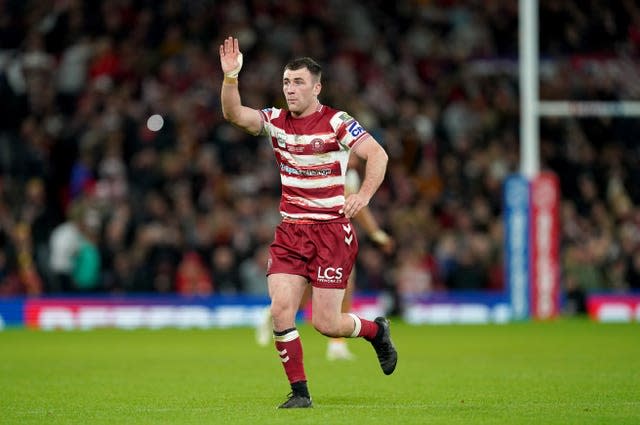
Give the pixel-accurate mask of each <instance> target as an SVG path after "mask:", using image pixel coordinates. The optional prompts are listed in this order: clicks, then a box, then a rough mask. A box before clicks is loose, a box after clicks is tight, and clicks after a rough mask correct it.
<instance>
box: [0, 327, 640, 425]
mask: <svg viewBox="0 0 640 425" xmlns="http://www.w3.org/2000/svg"><path fill="white" fill-rule="evenodd" d="M300 331H301V335H302V338H303V343H304V348H305V364H306V369H307V377H308V379H309V387H310V390H311V393H312V396H313V399H314V408H313V409H299V410H290V411H282V410H277V409H275V406H277V405H278V404H279V403H280V402H282V401H283V400H284V399H285V397H286V395H287V393H288V391H289V387H288V384H287V382H286V378H285V376H284V372H283V369H282V366H281V364H280V362H279V358H278V356H277V354H276V352H275V350H274V349H273V347H271V346H269V347H258V346H257V345H256V344H255V342H254V335H253V330H252V329H249V328H235V329H223V330H219V329H216V330H182V331H181V330H173V329H171V330H157V331H153V330H135V331H124V330H98V331H86V332H82V331H74V332H67V331H55V332H42V331H30V330H24V329H8V330H5V331H3V332H0V424H21V425H23V424H48V425H54V424H65V425H67V424H93V425H95V424H110V425H112V424H155V425H157V424H174V425H181V424H252V425H264V424H322V425H325V424H348V425H357V424H366V425H374V424H385V425H393V424H547V423H548V424H638V423H640V325H638V324H625V325H623V324H615V325H613V324H597V323H593V322H590V321H587V320H571V321H565V320H561V321H558V322H554V323H516V324H509V325H486V326H484V325H483V326H480V325H478V326H461V325H458V326H421V327H413V326H408V325H406V324H404V323H402V322H400V321H398V320H396V321H394V322H393V323H392V335H393V338H394V340H395V343H396V345H397V348H398V351H399V362H398V368H397V369H396V371H395V373H394V374H393V375H391V376H385V375H383V374H382V372H381V371H380V369H379V366H378V364H377V361H376V359H375V354H374V352H373V349H372V348H371V347H370V345H369V344H368V343H366V342H364V341H362V340H351V341H349V344H350V348H351V349H352V351H354V352H355V354H356V355H357V360H356V361H354V362H329V361H327V360H326V359H325V356H324V355H325V348H326V340H325V338H324V337H322V336H320V335H319V334H317V333H316V332H315V331H313V329H311V328H310V327H309V326H307V325H301V326H300Z"/></svg>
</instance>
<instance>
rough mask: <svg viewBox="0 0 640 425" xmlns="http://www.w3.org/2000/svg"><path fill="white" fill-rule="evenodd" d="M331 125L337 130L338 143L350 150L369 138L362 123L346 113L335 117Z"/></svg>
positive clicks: (339, 113) (340, 113)
mask: <svg viewBox="0 0 640 425" xmlns="http://www.w3.org/2000/svg"><path fill="white" fill-rule="evenodd" d="M331 125H332V127H333V128H334V130H335V133H336V139H337V141H338V143H340V144H341V145H342V146H344V147H345V148H347V149H349V150H351V149H353V148H355V147H356V145H357V144H358V143H360V142H361V141H363V140H364V139H366V138H367V137H368V136H369V133H368V132H367V131H366V130H365V129H364V128H363V127H362V126H361V125H360V123H359V122H358V121H357V120H356V119H355V118H353V117H352V116H351V115H349V114H347V113H346V112H342V111H340V112H338V113H337V114H336V115H334V117H333V118H331Z"/></svg>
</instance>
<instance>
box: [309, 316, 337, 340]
mask: <svg viewBox="0 0 640 425" xmlns="http://www.w3.org/2000/svg"><path fill="white" fill-rule="evenodd" d="M312 324H313V327H314V328H315V329H316V330H317V331H318V332H320V333H321V334H322V335H324V336H328V337H338V336H341V335H340V327H339V323H338V322H335V321H332V320H322V319H316V318H313V319H312Z"/></svg>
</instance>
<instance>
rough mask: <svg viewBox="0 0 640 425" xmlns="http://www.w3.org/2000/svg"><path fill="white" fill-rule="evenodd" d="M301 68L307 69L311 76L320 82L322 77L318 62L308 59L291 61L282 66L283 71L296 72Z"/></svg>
mask: <svg viewBox="0 0 640 425" xmlns="http://www.w3.org/2000/svg"><path fill="white" fill-rule="evenodd" d="M303 68H307V69H308V70H309V72H310V73H311V75H313V76H314V77H317V78H318V80H320V77H322V67H321V66H320V64H319V63H318V62H316V61H314V60H313V59H311V58H310V57H304V58H297V59H292V60H290V61H289V62H287V64H286V65H285V66H284V69H285V70H286V69H289V70H291V71H296V70H298V69H303Z"/></svg>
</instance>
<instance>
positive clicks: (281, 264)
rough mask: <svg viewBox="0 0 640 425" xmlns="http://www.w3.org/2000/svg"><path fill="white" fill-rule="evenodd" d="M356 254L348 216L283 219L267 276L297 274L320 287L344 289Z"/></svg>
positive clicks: (356, 243)
mask: <svg viewBox="0 0 640 425" xmlns="http://www.w3.org/2000/svg"><path fill="white" fill-rule="evenodd" d="M357 254H358V238H357V237H356V234H355V229H354V228H353V226H352V225H351V223H350V222H349V221H348V220H346V219H345V220H344V221H342V220H341V221H331V222H328V223H321V222H320V223H318V222H313V223H308V224H307V223H304V224H300V223H292V222H287V221H283V222H282V223H280V224H279V225H278V226H277V227H276V234H275V239H274V241H273V243H272V244H271V246H270V247H269V262H268V264H267V276H268V275H270V274H274V273H288V274H295V275H300V276H303V277H305V278H306V279H307V280H308V281H309V282H311V284H312V285H313V286H314V287H317V288H339V289H345V288H346V287H347V282H348V280H349V274H351V269H352V268H353V263H354V262H355V260H356V255H357Z"/></svg>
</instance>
